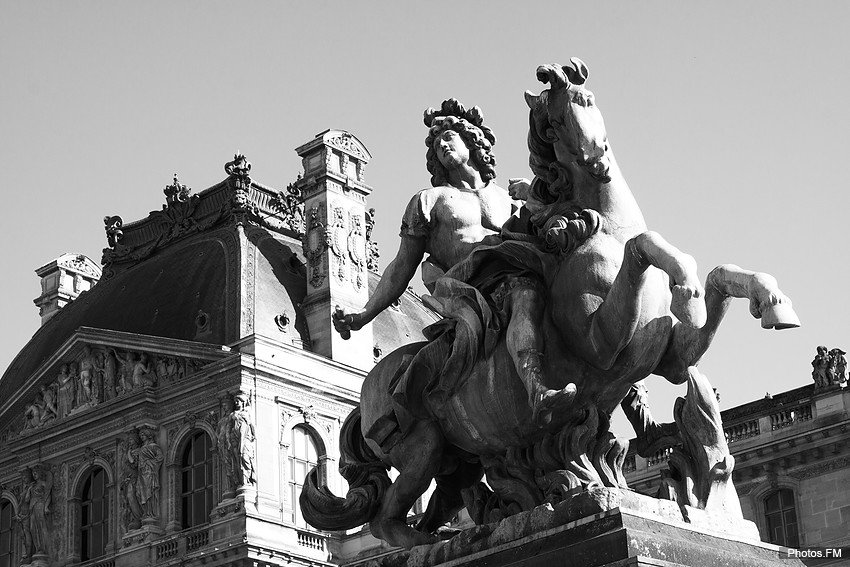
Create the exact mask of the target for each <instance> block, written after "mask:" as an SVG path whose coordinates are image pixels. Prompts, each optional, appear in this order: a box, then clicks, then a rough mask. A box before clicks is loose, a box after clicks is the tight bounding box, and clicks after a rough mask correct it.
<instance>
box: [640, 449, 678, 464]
mask: <svg viewBox="0 0 850 567" xmlns="http://www.w3.org/2000/svg"><path fill="white" fill-rule="evenodd" d="M672 452H673V447H665V448H664V449H659V450H657V451H656V452H655V453H653V454H652V456H650V457H649V458H648V459H646V466H648V467H657V466H658V465H661V464H664V463H666V462H667V459H668V458H669V457H670V453H672Z"/></svg>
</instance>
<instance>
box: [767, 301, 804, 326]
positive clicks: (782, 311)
mask: <svg viewBox="0 0 850 567" xmlns="http://www.w3.org/2000/svg"><path fill="white" fill-rule="evenodd" d="M799 326H800V318H799V317H797V314H796V313H794V309H793V308H792V307H791V305H790V304H789V303H776V304H774V305H771V306H769V307H767V308H765V309H764V310H763V311H762V313H761V327H762V329H776V330H777V331H779V330H782V329H794V328H796V327H799Z"/></svg>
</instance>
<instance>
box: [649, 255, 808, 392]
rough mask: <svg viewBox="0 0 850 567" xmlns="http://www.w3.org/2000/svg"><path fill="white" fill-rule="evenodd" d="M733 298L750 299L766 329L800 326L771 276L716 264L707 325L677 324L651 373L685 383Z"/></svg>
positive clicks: (708, 289)
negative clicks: (691, 368) (667, 345)
mask: <svg viewBox="0 0 850 567" xmlns="http://www.w3.org/2000/svg"><path fill="white" fill-rule="evenodd" d="M735 297H745V298H747V299H749V300H750V313H751V314H752V315H753V317H755V318H757V319H761V326H762V327H764V328H766V329H771V328H772V329H790V328H794V327H799V326H800V320H799V319H798V318H797V314H796V313H794V310H793V308H792V307H791V300H790V299H788V297H787V296H786V295H785V294H784V293H782V291H781V290H780V289H779V286H778V285H777V283H776V279H775V278H774V277H773V276H771V275H768V274H764V273H760V272H751V271H749V270H743V269H741V268H739V267H738V266H735V265H733V264H724V265H722V266H717V267H716V268H714V269H713V270H712V271H711V273H710V274H708V278H706V297H705V303H706V309H707V314H708V318H707V320H706V324H705V325H704V326H703V327H702V328H700V329H693V328H689V327H686V326H684V325H676V326H675V327H674V328H673V338H672V341H671V343H670V346H669V347H668V348H667V351H666V352H665V353H664V357H663V358H662V359H661V362H660V363H659V365H658V367H657V368H656V369H655V371H654V373H655V374H658V375H660V376H664V377H665V378H667V380H669V381H670V382H673V383H674V384H682V383H684V382H685V381H686V380H687V379H688V367H689V366H695V365H696V364H697V363H698V362H699V360H700V359H701V358H702V355H703V354H705V352H706V351H707V350H708V347H709V346H710V345H711V341H712V340H713V339H714V335H715V333H716V332H717V329H718V327H719V326H720V323H721V321H723V317H724V316H725V315H726V310H727V309H729V304H730V303H731V301H732V299H733V298H735Z"/></svg>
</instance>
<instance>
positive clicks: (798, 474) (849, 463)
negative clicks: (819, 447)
mask: <svg viewBox="0 0 850 567" xmlns="http://www.w3.org/2000/svg"><path fill="white" fill-rule="evenodd" d="M848 467H850V457H848V456H843V457H839V458H837V459H832V460H830V461H826V462H822V463H816V464H813V465H809V466H807V467H803V468H800V469H797V470H795V471H791V472H789V473H787V474H788V476H790V477H791V478H795V479H797V480H803V479H805V478H812V477H815V476H821V475H825V474H827V473H830V472H832V471H836V470H839V469H846V468H848Z"/></svg>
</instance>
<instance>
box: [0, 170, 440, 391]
mask: <svg viewBox="0 0 850 567" xmlns="http://www.w3.org/2000/svg"><path fill="white" fill-rule="evenodd" d="M239 158H241V160H240V159H239ZM225 170H226V171H227V173H228V177H227V178H226V179H225V180H223V181H222V182H220V183H218V184H216V185H214V186H212V187H210V188H208V189H206V190H204V191H201V192H200V193H197V194H191V193H190V192H189V191H188V189H187V188H186V187H185V186H183V185H181V184H180V183H179V181H178V180H177V179H176V178H175V180H174V184H173V185H170V186H168V187H166V190H165V194H166V204H165V205H163V207H162V210H159V211H153V212H152V213H150V215H148V216H147V217H146V218H144V219H142V220H139V221H135V222H131V223H127V224H124V223H123V220H122V219H121V218H120V217H117V216H113V217H106V218H105V219H104V220H105V224H106V233H107V240H108V243H109V247H108V248H106V249H104V254H103V260H102V263H103V277H102V278H101V280H100V281H99V282H98V283H97V284H96V285H95V286H94V287H93V288H92V289H91V290H89V291H86V292H84V293H82V294H81V295H80V296H79V297H78V298H77V299H76V300H74V301H73V302H71V303H70V304H68V305H67V306H65V307H64V308H62V309H61V310H60V311H59V312H58V313H57V314H56V315H55V316H54V317H52V318H51V319H50V320H48V321H47V322H45V323H44V324H43V325H42V327H41V328H40V329H39V330H38V331H37V332H36V333H35V335H33V337H32V339H31V340H30V341H29V342H28V343H27V344H26V345H25V346H24V347H23V349H21V351H20V352H19V353H18V355H17V357H16V358H15V359H14V360H13V361H12V363H11V364H10V365H9V367H8V368H7V369H6V371H5V373H4V374H3V377H2V378H0V400H7V399H9V398H10V397H12V396H13V395H14V394H15V392H16V391H18V390H19V389H20V388H21V387H22V386H23V385H25V384H26V383H27V382H28V381H29V380H30V378H31V377H32V376H33V375H34V373H36V371H37V370H38V369H39V368H40V367H41V366H42V365H43V364H45V362H46V361H48V360H49V359H50V358H51V357H52V356H54V355H55V353H56V352H57V350H58V349H60V348H61V347H62V345H63V344H65V343H66V341H68V340H69V338H70V337H72V336H73V335H74V333H75V332H77V330H78V329H80V328H82V327H93V328H97V329H105V330H111V331H119V332H125V333H134V334H139V335H148V336H154V337H163V338H169V339H176V340H181V341H193V342H202V343H211V344H217V345H230V344H235V343H236V342H238V341H239V340H240V339H241V338H244V337H246V336H249V335H251V334H259V335H264V336H267V337H272V338H275V339H279V340H285V341H289V342H290V343H291V344H293V345H295V346H298V347H303V348H305V349H309V345H310V338H309V331H308V329H307V325H306V321H305V318H304V316H303V313H302V311H301V307H300V306H301V302H302V300H303V299H304V297H305V295H306V290H307V283H306V279H307V272H306V267H305V259H304V256H303V252H302V245H301V235H302V232H303V230H302V224H303V211H302V208H301V205H300V204H299V203H298V199H297V198H296V195H297V191H296V190H294V189H291V190H290V189H288V190H287V191H282V192H278V191H275V190H274V189H271V188H269V187H267V186H264V185H261V184H259V183H256V182H254V181H253V180H251V179H250V177H249V175H248V172H250V164H248V163H247V161H246V160H244V157H243V156H237V159H235V160H234V161H233V162H230V163H229V164H227V166H226V168H225ZM378 280H379V276H378V275H377V274H376V273H374V272H369V277H368V285H369V288H370V291H371V290H374V288H375V286H376V285H377V282H378ZM435 320H436V317H435V315H434V313H433V312H432V311H430V310H429V309H427V308H426V307H424V306H423V305H422V302H421V301H420V299H419V298H418V297H417V296H416V295H415V294H414V293H412V292H409V293H406V294H405V295H404V296H403V297H402V298H401V300H400V302H399V304H398V306H397V307H396V308H392V309H388V310H387V311H386V312H385V313H383V314H381V315H380V316H379V317H378V318H377V319H376V320H375V322H374V325H373V327H374V340H375V343H376V346H378V347H379V349H380V350H381V351H382V352H383V353H384V354H388V353H389V352H391V351H392V350H394V349H395V348H397V347H399V346H401V345H403V344H407V343H410V342H413V341H417V340H423V335H422V332H421V330H422V328H423V327H425V326H427V325H429V324H431V323H433V322H434V321H435Z"/></svg>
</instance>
